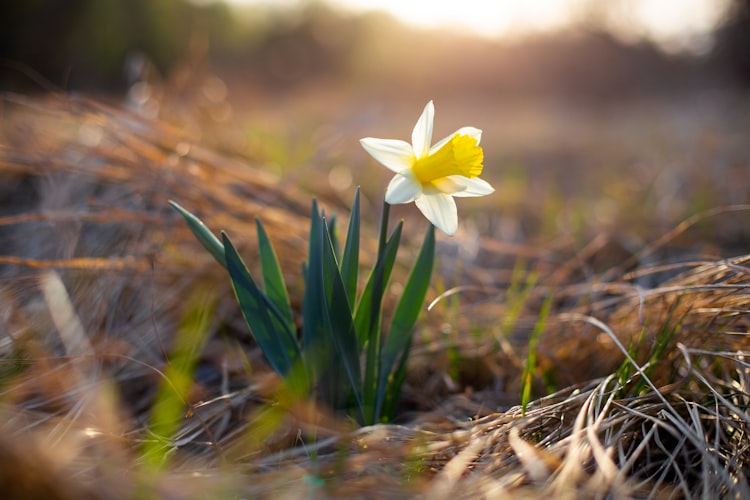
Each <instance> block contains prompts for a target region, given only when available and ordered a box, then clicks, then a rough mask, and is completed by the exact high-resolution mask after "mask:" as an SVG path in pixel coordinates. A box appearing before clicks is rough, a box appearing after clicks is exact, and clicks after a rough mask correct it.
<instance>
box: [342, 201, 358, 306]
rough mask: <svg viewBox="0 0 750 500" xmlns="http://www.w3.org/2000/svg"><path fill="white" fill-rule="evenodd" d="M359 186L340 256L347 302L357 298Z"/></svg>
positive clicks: (352, 302) (352, 301)
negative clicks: (342, 251) (342, 253)
mask: <svg viewBox="0 0 750 500" xmlns="http://www.w3.org/2000/svg"><path fill="white" fill-rule="evenodd" d="M359 212H360V210H359V188H357V192H356V194H355V195H354V203H353V204H352V214H351V216H350V217H349V229H348V230H347V233H346V244H345V245H344V255H343V257H342V258H341V278H342V279H343V280H344V287H345V288H346V296H347V298H348V299H349V304H354V302H355V300H356V299H357V279H358V272H359V217H360V214H359Z"/></svg>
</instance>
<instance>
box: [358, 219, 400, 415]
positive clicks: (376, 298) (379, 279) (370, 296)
mask: <svg viewBox="0 0 750 500" xmlns="http://www.w3.org/2000/svg"><path fill="white" fill-rule="evenodd" d="M402 228H403V223H401V222H400V223H399V224H398V225H397V226H396V229H395V230H394V231H393V234H392V235H391V237H390V239H388V240H387V241H384V243H383V251H382V252H380V253H379V254H378V260H377V262H376V263H375V267H374V268H373V270H372V273H370V277H369V279H368V280H367V284H366V285H365V289H364V291H363V292H362V296H361V297H360V300H359V304H358V305H357V312H356V314H355V326H356V329H357V341H358V343H359V348H360V350H362V348H363V347H364V346H365V345H366V346H367V347H366V351H365V380H364V384H363V398H364V405H365V423H366V424H368V425H369V424H374V423H376V414H375V407H376V396H377V383H378V370H379V359H380V351H381V323H382V319H381V317H382V305H383V294H384V293H385V289H386V286H387V284H388V280H389V278H390V276H391V271H392V270H393V264H394V263H395V261H396V253H397V251H398V246H399V243H400V241H401V230H402Z"/></svg>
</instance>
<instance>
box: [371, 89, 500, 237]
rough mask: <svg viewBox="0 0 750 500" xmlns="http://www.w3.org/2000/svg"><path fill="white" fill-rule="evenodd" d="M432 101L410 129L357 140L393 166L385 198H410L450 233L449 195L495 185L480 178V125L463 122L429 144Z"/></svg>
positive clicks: (453, 224) (483, 191)
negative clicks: (406, 135) (407, 135)
mask: <svg viewBox="0 0 750 500" xmlns="http://www.w3.org/2000/svg"><path fill="white" fill-rule="evenodd" d="M434 116H435V106H434V105H433V104H432V101H430V102H428V103H427V106H425V108H424V111H423V112H422V116H420V117H419V120H418V121H417V124H416V125H415V126H414V131H413V132H412V134H411V144H409V143H408V142H406V141H401V140H398V139H375V138H373V137H366V138H364V139H361V140H360V143H361V144H362V147H363V148H365V150H366V151H367V152H368V153H370V155H371V156H372V157H373V158H375V159H376V160H377V161H379V162H380V163H382V164H383V165H385V166H386V167H388V168H389V169H391V170H393V171H394V172H396V174H397V175H396V176H395V177H394V178H393V180H391V183H390V184H389V185H388V189H387V190H386V192H385V201H386V202H387V203H390V204H392V205H393V204H398V203H410V202H412V201H413V202H414V203H415V204H416V205H417V207H418V208H419V210H421V211H422V213H423V214H424V216H425V217H427V220H429V221H430V222H432V223H433V224H434V225H435V227H437V228H438V229H440V230H441V231H443V232H444V233H445V234H447V235H449V236H453V235H454V234H455V233H456V229H458V215H457V211H456V202H455V201H454V200H453V197H454V196H484V195H487V194H490V193H492V192H493V191H495V190H494V189H493V187H492V186H490V185H489V184H488V183H487V182H485V181H483V180H482V179H480V178H479V175H480V174H481V173H482V168H483V165H482V161H483V160H484V153H483V152H482V148H481V147H479V141H480V139H481V138H482V131H481V130H479V129H478V128H474V127H462V128H460V129H458V130H456V131H455V132H453V133H452V134H451V135H449V136H448V137H446V138H445V139H443V140H441V141H439V142H437V143H436V144H435V145H433V146H432V147H430V142H431V141H432V122H433V119H434Z"/></svg>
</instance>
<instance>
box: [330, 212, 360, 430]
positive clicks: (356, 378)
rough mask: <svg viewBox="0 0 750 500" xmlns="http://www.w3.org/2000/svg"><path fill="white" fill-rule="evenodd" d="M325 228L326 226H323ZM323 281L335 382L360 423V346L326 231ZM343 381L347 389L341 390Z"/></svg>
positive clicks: (332, 248)
mask: <svg viewBox="0 0 750 500" xmlns="http://www.w3.org/2000/svg"><path fill="white" fill-rule="evenodd" d="M324 227H325V226H324ZM323 237H324V238H323V239H324V241H323V244H324V247H323V268H322V269H323V281H324V288H325V289H326V294H325V300H326V302H327V304H326V306H327V307H326V308H325V310H326V312H327V313H328V321H329V324H330V328H329V329H328V333H330V338H329V342H330V345H331V346H332V347H333V350H334V353H335V358H334V366H335V367H336V372H340V373H337V374H336V378H337V382H338V384H339V391H340V392H341V396H342V399H345V398H346V397H348V396H349V395H350V394H351V395H352V396H353V397H354V400H355V403H356V406H357V410H358V413H359V419H360V421H361V420H362V418H363V406H362V395H361V385H362V373H361V369H360V364H359V352H360V351H359V346H358V344H357V334H356V331H355V329H354V318H353V317H352V309H351V306H350V305H349V299H348V298H347V296H346V288H345V287H344V282H343V280H342V278H341V274H340V271H339V268H338V264H337V261H336V256H335V250H334V247H333V242H332V240H331V235H330V233H328V231H327V230H325V234H324V235H323ZM344 381H347V382H348V383H349V387H344V386H343V384H344Z"/></svg>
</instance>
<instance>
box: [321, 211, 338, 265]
mask: <svg viewBox="0 0 750 500" xmlns="http://www.w3.org/2000/svg"><path fill="white" fill-rule="evenodd" d="M323 217H325V214H324V215H323ZM327 220H328V225H327V227H328V234H329V235H330V237H331V245H333V255H334V256H335V257H336V261H339V260H340V259H341V245H340V243H339V231H338V228H337V227H336V221H337V218H336V214H333V215H331V216H330V217H329V218H328V219H327Z"/></svg>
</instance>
